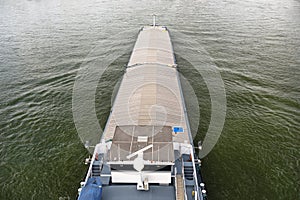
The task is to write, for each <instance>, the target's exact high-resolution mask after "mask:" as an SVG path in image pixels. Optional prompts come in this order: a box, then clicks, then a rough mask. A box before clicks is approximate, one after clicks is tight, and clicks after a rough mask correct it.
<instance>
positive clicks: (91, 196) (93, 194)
mask: <svg viewBox="0 0 300 200" xmlns="http://www.w3.org/2000/svg"><path fill="white" fill-rule="evenodd" d="M101 196H102V183H101V179H100V177H91V178H89V179H88V181H87V183H86V184H85V186H84V187H83V188H82V190H81V192H80V195H79V197H78V200H96V199H97V200H101Z"/></svg>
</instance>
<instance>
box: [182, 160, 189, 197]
mask: <svg viewBox="0 0 300 200" xmlns="http://www.w3.org/2000/svg"><path fill="white" fill-rule="evenodd" d="M181 162H182V168H181V173H182V180H183V189H184V199H185V200H187V199H188V198H187V196H186V189H185V187H186V186H185V177H184V161H183V158H182V159H181Z"/></svg>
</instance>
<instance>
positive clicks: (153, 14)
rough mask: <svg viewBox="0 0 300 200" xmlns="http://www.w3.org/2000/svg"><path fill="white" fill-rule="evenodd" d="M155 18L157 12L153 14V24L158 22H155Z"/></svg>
mask: <svg viewBox="0 0 300 200" xmlns="http://www.w3.org/2000/svg"><path fill="white" fill-rule="evenodd" d="M155 20H156V15H155V14H153V26H156V24H155Z"/></svg>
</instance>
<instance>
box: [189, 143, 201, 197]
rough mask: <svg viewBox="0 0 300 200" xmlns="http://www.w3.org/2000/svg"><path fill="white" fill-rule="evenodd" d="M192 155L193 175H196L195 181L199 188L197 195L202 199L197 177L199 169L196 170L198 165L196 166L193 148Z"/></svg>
mask: <svg viewBox="0 0 300 200" xmlns="http://www.w3.org/2000/svg"><path fill="white" fill-rule="evenodd" d="M190 151H191V157H192V163H193V175H194V181H195V185H196V189H197V196H198V199H199V200H202V199H203V198H201V196H200V192H201V190H199V186H198V178H197V171H196V167H195V159H194V151H193V149H192V148H191V149H190Z"/></svg>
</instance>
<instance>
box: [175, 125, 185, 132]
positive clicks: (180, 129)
mask: <svg viewBox="0 0 300 200" xmlns="http://www.w3.org/2000/svg"><path fill="white" fill-rule="evenodd" d="M173 132H174V133H183V132H184V131H183V128H182V127H181V126H174V127H173Z"/></svg>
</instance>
